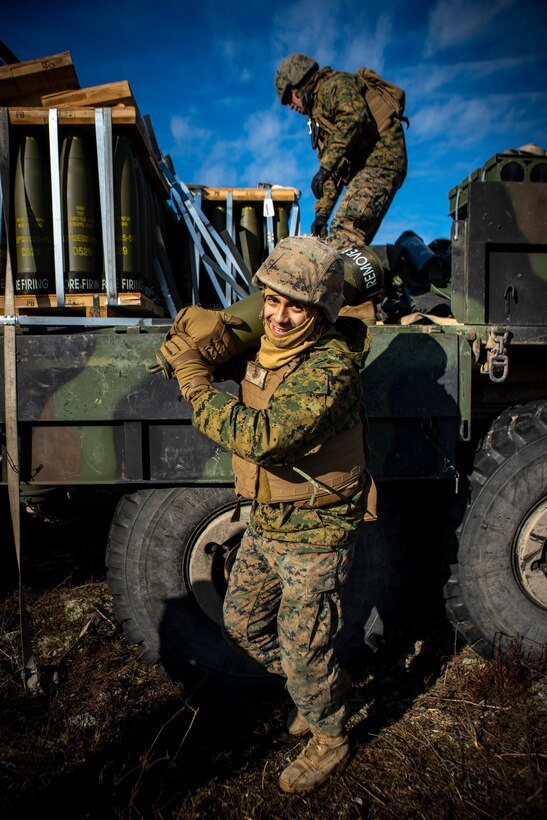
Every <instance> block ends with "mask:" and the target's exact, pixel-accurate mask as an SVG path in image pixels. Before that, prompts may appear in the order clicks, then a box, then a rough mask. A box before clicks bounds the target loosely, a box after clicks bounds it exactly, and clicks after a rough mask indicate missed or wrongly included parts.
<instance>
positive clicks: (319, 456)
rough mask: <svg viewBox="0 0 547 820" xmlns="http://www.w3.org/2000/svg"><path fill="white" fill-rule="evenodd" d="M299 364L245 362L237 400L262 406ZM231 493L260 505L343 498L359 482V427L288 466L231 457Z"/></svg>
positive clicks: (361, 451) (303, 503) (309, 503)
mask: <svg viewBox="0 0 547 820" xmlns="http://www.w3.org/2000/svg"><path fill="white" fill-rule="evenodd" d="M299 364H300V359H298V358H295V359H293V360H292V361H291V362H289V363H288V364H287V365H285V366H284V367H280V368H279V369H278V370H267V369H266V368H264V367H262V366H261V365H259V364H258V363H257V362H249V363H248V365H247V372H246V373H245V378H244V379H243V381H242V382H241V390H242V401H243V403H244V404H245V406H246V407H250V408H252V409H253V410H264V409H265V408H266V407H267V406H268V403H269V401H270V399H271V397H272V396H273V394H274V392H275V391H276V389H277V388H278V387H279V385H280V384H281V383H282V382H283V381H284V380H285V379H286V378H287V376H288V375H289V374H290V373H291V372H292V371H293V370H294V369H295V368H296V367H297V366H298V365H299ZM232 464H233V468H234V473H235V475H236V493H237V495H239V496H242V497H243V498H251V499H256V500H257V501H259V502H260V503H262V504H270V503H271V504H277V503H280V502H283V501H285V502H289V503H291V504H295V506H299V507H310V508H312V507H324V506H327V505H328V504H335V503H339V502H340V501H344V500H346V499H349V498H350V497H351V496H352V495H353V494H354V493H355V492H357V490H358V489H359V487H360V485H361V484H362V479H361V476H362V474H363V472H364V471H365V449H364V443H363V425H362V422H361V421H359V423H358V424H357V426H356V427H353V428H352V429H351V430H345V431H344V432H343V433H337V434H336V435H334V436H333V437H332V438H330V439H329V440H328V441H327V442H325V444H323V445H322V447H321V449H320V450H319V451H318V452H316V453H311V454H310V455H307V456H304V457H303V458H302V459H300V460H299V461H296V462H294V464H291V465H282V466H279V467H277V466H276V467H271V466H268V467H267V468H266V467H260V466H258V465H257V464H253V463H252V462H250V461H245V459H242V458H240V456H237V455H234V456H233V458H232Z"/></svg>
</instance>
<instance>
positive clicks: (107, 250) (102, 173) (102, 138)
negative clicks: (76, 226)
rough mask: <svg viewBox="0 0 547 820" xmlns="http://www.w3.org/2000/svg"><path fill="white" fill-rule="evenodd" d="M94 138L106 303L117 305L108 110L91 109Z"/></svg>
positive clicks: (112, 177)
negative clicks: (93, 119)
mask: <svg viewBox="0 0 547 820" xmlns="http://www.w3.org/2000/svg"><path fill="white" fill-rule="evenodd" d="M95 137H96V141H97V166H98V172H99V197H100V202H101V229H102V237H103V258H104V273H105V281H106V301H107V304H108V305H110V306H112V305H116V304H117V300H118V289H117V284H116V233H115V228H114V151H113V148H112V109H111V108H96V109H95Z"/></svg>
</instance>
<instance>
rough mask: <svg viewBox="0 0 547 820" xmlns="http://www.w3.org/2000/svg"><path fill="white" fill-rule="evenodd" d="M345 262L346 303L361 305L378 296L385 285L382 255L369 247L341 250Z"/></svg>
mask: <svg viewBox="0 0 547 820" xmlns="http://www.w3.org/2000/svg"><path fill="white" fill-rule="evenodd" d="M340 256H341V257H342V259H343V262H344V304H346V305H360V304H362V303H363V302H367V301H368V300H369V299H372V298H373V297H374V296H378V294H380V293H381V292H382V289H383V287H384V267H383V265H382V262H381V260H380V257H379V256H377V254H376V253H375V252H374V251H373V250H372V248H370V247H368V245H362V246H361V247H355V246H354V247H349V248H345V249H344V250H342V251H340Z"/></svg>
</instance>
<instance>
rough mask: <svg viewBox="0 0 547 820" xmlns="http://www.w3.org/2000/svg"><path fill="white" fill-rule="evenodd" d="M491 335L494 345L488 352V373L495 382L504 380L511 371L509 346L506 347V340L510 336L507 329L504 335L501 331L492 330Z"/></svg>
mask: <svg viewBox="0 0 547 820" xmlns="http://www.w3.org/2000/svg"><path fill="white" fill-rule="evenodd" d="M490 337H491V339H492V341H493V343H494V345H493V347H492V349H491V350H489V351H488V354H487V356H488V365H487V366H488V375H489V376H490V380H491V381H493V382H496V383H499V382H504V381H505V379H506V378H507V374H508V373H509V357H508V356H507V348H506V347H505V342H506V341H507V339H508V338H509V332H508V331H507V330H506V331H505V333H504V334H503V335H502V334H501V333H496V332H494V331H492V330H491V331H490Z"/></svg>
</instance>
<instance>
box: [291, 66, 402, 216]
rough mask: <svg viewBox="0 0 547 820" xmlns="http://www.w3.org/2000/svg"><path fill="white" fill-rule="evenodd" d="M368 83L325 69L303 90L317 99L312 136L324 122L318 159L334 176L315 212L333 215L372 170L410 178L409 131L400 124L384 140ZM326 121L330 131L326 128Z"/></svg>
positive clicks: (312, 117) (391, 126)
mask: <svg viewBox="0 0 547 820" xmlns="http://www.w3.org/2000/svg"><path fill="white" fill-rule="evenodd" d="M364 91H365V83H364V82H363V80H362V79H361V78H360V77H358V76H357V75H356V74H348V73H346V72H343V71H333V70H332V68H328V67H325V68H321V69H320V70H319V71H317V72H316V73H315V74H314V75H313V76H312V78H311V80H310V82H309V83H308V84H307V85H306V86H305V87H304V88H303V89H302V96H303V97H304V96H305V95H306V94H308V95H309V96H310V98H311V100H312V113H311V121H312V124H311V127H312V131H313V129H314V128H315V127H316V126H315V123H318V142H317V156H318V158H319V164H320V166H321V167H322V168H325V169H326V170H327V171H331V172H332V174H333V175H332V177H330V178H329V179H328V180H327V181H326V183H325V185H324V192H323V196H322V197H321V199H319V200H317V202H316V203H315V206H314V210H315V211H316V212H317V213H318V214H321V215H323V216H325V217H326V218H328V217H329V216H330V214H331V213H332V210H333V208H334V206H335V204H336V200H337V198H338V196H339V194H340V190H341V189H342V187H343V185H344V184H347V182H349V180H350V179H351V178H352V177H353V176H354V174H355V173H356V172H357V171H359V170H361V169H362V168H364V167H365V165H366V166H367V168H380V169H382V170H388V171H392V172H393V174H400V175H402V177H403V179H404V177H405V176H406V170H407V155H406V144H405V136H404V131H403V126H402V124H401V122H400V121H399V120H397V119H395V118H394V119H393V121H392V124H391V125H390V127H389V128H387V129H386V130H385V131H384V132H383V133H382V134H381V135H379V134H378V130H377V128H376V124H375V122H374V120H373V118H372V116H371V114H370V110H369V108H368V105H367V103H366V102H365V97H364ZM321 120H323V121H326V123H328V124H330V127H329V128H328V129H327V128H326V127H322V126H321Z"/></svg>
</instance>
